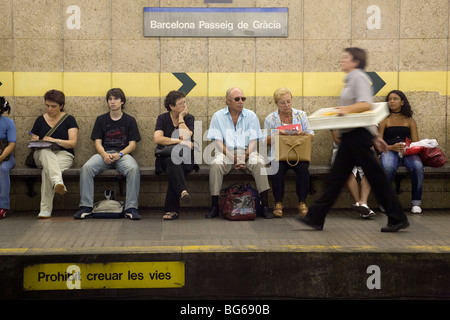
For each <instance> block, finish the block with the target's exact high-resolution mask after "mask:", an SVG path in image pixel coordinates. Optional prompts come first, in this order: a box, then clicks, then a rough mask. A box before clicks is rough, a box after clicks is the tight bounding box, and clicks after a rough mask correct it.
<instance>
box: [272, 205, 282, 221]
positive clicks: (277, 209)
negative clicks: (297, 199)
mask: <svg viewBox="0 0 450 320" xmlns="http://www.w3.org/2000/svg"><path fill="white" fill-rule="evenodd" d="M273 215H274V216H275V217H277V218H282V217H283V205H282V204H281V202H280V201H279V202H277V203H275V208H273Z"/></svg>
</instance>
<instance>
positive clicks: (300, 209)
mask: <svg viewBox="0 0 450 320" xmlns="http://www.w3.org/2000/svg"><path fill="white" fill-rule="evenodd" d="M307 213H308V207H307V206H306V203H304V202H303V201H300V202H299V203H298V214H299V215H301V216H302V217H304V216H305V215H306V214H307Z"/></svg>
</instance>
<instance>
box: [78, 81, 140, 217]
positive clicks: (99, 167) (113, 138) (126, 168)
mask: <svg viewBox="0 0 450 320" xmlns="http://www.w3.org/2000/svg"><path fill="white" fill-rule="evenodd" d="M106 101H107V102H108V106H109V110H110V111H109V112H108V113H105V114H103V115H101V116H98V117H97V119H96V121H95V124H94V129H93V130H92V135H91V139H92V140H94V144H95V150H96V151H97V154H95V155H93V156H92V157H91V158H90V159H89V160H88V161H87V162H86V163H85V164H84V165H83V167H82V168H81V175H80V196H81V201H80V210H78V212H77V213H75V215H74V218H76V219H83V218H85V217H87V216H89V214H90V213H91V212H92V208H93V205H94V177H95V176H96V175H97V174H99V173H100V172H102V171H104V170H106V169H113V168H116V169H117V170H118V171H119V172H120V173H121V174H123V175H124V176H125V177H126V179H127V186H126V192H127V196H126V201H125V216H126V217H127V218H130V219H132V220H139V219H140V216H139V213H138V197H139V188H140V178H141V176H140V172H139V166H138V163H137V162H136V160H135V159H134V158H133V157H132V156H131V152H133V151H134V150H135V149H136V143H137V142H138V141H139V140H141V137H140V134H139V129H138V126H137V123H136V119H135V118H134V117H132V116H130V115H128V114H126V113H124V112H123V108H124V105H125V102H126V98H125V94H124V93H123V91H122V90H121V89H120V88H114V89H111V90H109V91H108V93H107V94H106Z"/></svg>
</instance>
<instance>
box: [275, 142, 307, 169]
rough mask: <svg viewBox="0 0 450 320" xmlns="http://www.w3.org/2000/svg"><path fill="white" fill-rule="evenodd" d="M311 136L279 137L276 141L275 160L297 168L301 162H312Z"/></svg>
mask: <svg viewBox="0 0 450 320" xmlns="http://www.w3.org/2000/svg"><path fill="white" fill-rule="evenodd" d="M311 141H312V139H311V136H310V135H305V136H300V135H278V137H277V138H276V140H275V160H276V161H286V162H287V163H288V164H289V165H290V166H296V165H297V164H298V163H299V162H300V161H308V162H309V161H311Z"/></svg>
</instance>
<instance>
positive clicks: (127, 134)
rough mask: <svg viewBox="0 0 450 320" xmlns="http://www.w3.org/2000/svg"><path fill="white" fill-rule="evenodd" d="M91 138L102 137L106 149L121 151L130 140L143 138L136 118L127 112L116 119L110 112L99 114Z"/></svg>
mask: <svg viewBox="0 0 450 320" xmlns="http://www.w3.org/2000/svg"><path fill="white" fill-rule="evenodd" d="M91 139H92V140H96V139H101V140H102V146H103V148H104V149H105V151H117V152H118V151H120V150H123V149H124V148H126V147H127V146H128V144H129V142H130V141H136V142H138V141H139V140H141V136H140V134H139V129H138V126H137V123H136V119H135V118H134V117H132V116H130V115H128V114H126V113H123V114H122V117H121V118H120V119H119V120H117V121H114V120H113V119H111V116H110V115H109V112H108V113H105V114H103V115H101V116H98V117H97V119H96V120H95V124H94V128H93V129H92V134H91Z"/></svg>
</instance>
